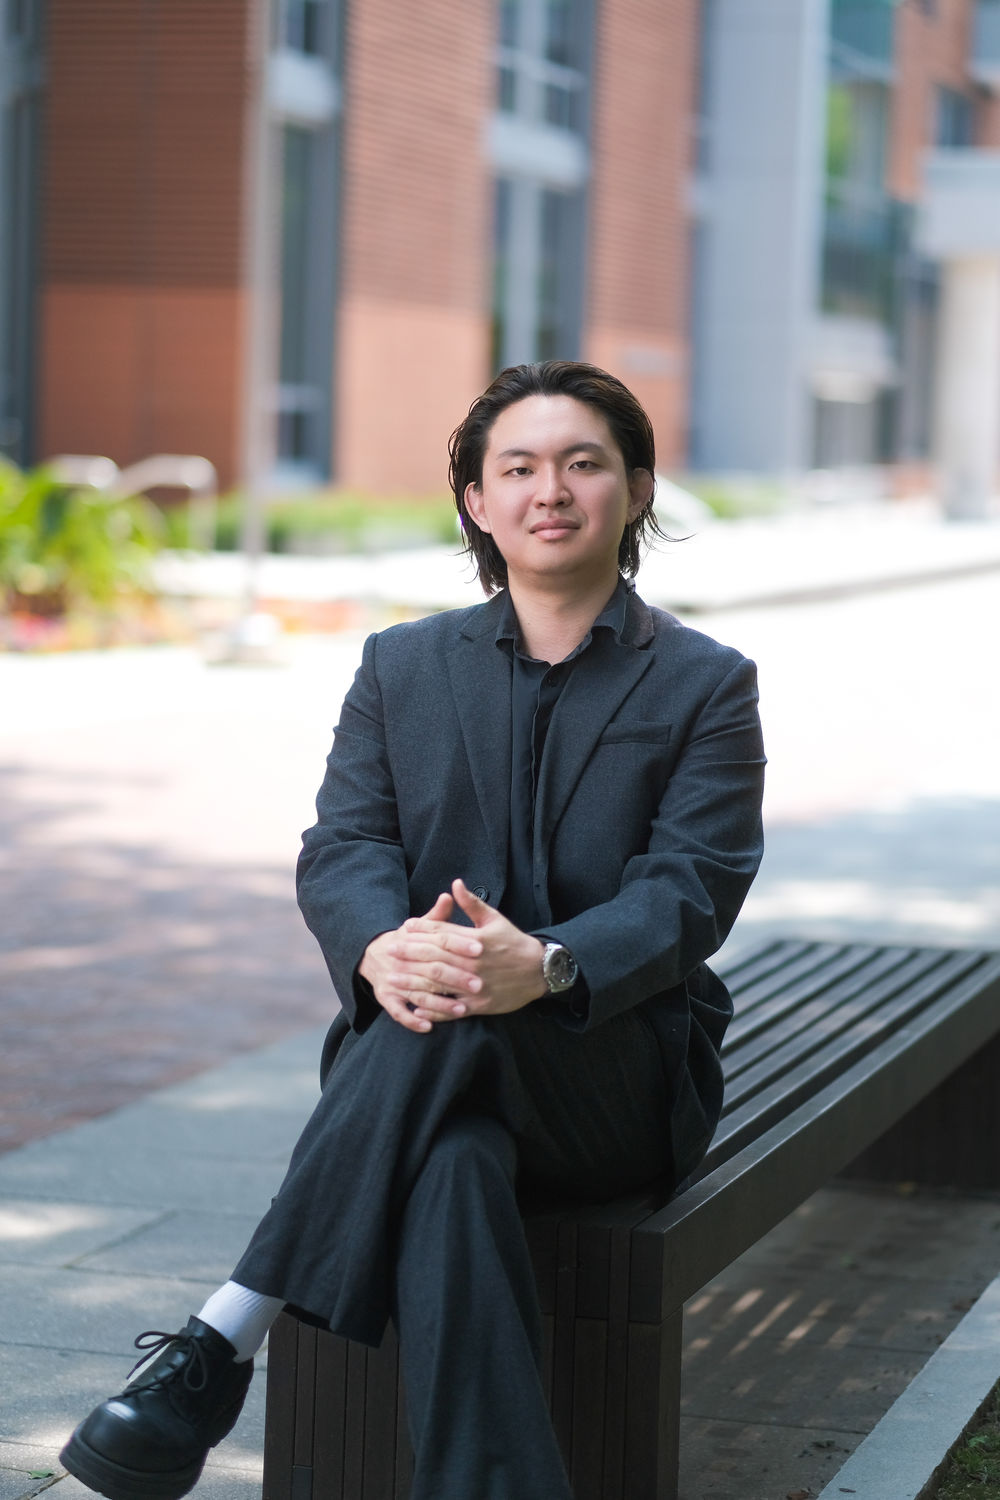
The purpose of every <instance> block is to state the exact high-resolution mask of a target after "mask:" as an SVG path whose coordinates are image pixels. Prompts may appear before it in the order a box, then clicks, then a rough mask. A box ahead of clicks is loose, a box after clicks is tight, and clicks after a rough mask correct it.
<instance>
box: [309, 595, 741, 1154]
mask: <svg viewBox="0 0 1000 1500" xmlns="http://www.w3.org/2000/svg"><path fill="white" fill-rule="evenodd" d="M501 608H502V598H501V597H500V596H497V597H495V598H493V599H491V600H490V601H488V602H487V603H486V604H482V605H478V606H474V607H473V608H471V609H463V610H454V611H450V612H448V613H446V614H440V615H434V616H431V617H429V618H427V619H424V620H420V621H417V622H415V623H412V624H406V625H399V626H395V627H393V628H391V629H389V630H386V631H383V632H381V633H380V634H378V635H373V636H371V637H370V638H369V639H368V641H367V642H366V643H365V648H364V654H363V659H362V663H361V666H360V668H359V670H358V673H357V676H356V678H355V681H354V684H353V686H352V687H351V689H350V691H349V693H348V694H347V697H346V699H345V701H344V706H343V710H342V713H341V719H340V723H339V725H338V727H337V730H336V736H335V740H334V746H333V750H332V751H331V754H330V757H329V760H328V762H327V774H326V778H325V780H324V782H323V786H322V788H321V790H320V793H319V796H318V798H317V812H318V821H317V823H316V825H315V827H313V828H311V829H309V830H308V831H307V832H306V834H305V835H304V836H303V849H302V855H301V858H300V861H299V872H298V885H299V901H300V905H301V907H302V910H303V913H304V914H305V918H306V921H307V923H308V925H309V927H310V928H311V929H312V931H313V932H314V933H315V935H316V937H317V939H318V940H319V943H320V947H321V948H322V951H323V955H324V957H325V959H326V962H327V965H328V967H329V970H330V974H331V976H332V978H333V982H334V985H335V987H336V989H337V993H338V995H339V996H340V998H341V1001H342V1004H343V1008H344V1019H343V1020H341V1021H340V1022H339V1025H338V1024H337V1023H335V1026H334V1028H333V1032H332V1035H331V1038H330V1045H331V1048H335V1046H336V1045H337V1043H338V1042H339V1040H340V1038H341V1037H342V1036H343V1034H344V1032H345V1031H346V1029H347V1026H348V1024H350V1025H352V1026H354V1027H355V1029H357V1030H363V1029H364V1028H365V1027H366V1026H367V1025H369V1024H370V1023H371V1021H372V1020H373V1019H374V1017H375V1015H376V1014H377V1013H378V1007H377V1005H376V1003H375V1001H374V1000H373V998H372V997H371V993H370V991H369V990H368V989H367V986H366V985H365V984H364V982H363V981H360V980H359V979H358V977H357V976H356V973H355V968H356V965H357V964H358V962H359V961H360V958H361V955H362V953H363V952H364V950H365V948H366V947H367V945H368V943H369V942H371V940H372V938H374V937H375V936H377V934H378V933H380V932H384V931H387V930H389V929H391V928H396V927H398V926H399V925H400V923H401V922H403V921H404V920H405V919H406V917H408V916H410V915H411V914H415V913H421V912H424V911H426V910H428V908H429V907H430V906H431V905H432V904H433V902H434V900H435V899H436V897H437V896H438V895H439V894H440V893H441V892H442V891H446V890H448V889H449V887H450V884H451V882H452V880H453V879H454V878H455V877H456V876H461V877H462V879H463V880H464V881H465V883H466V884H467V885H468V886H469V887H470V888H472V889H478V890H479V892H480V894H482V893H483V892H485V893H486V895H485V899H486V900H487V901H489V902H490V904H491V905H494V906H497V905H499V904H500V903H501V901H502V899H503V893H504V884H505V879H506V872H507V840H508V829H509V820H510V818H509V807H510V784H511V731H510V698H511V690H510V672H511V668H510V661H509V658H508V657H507V655H506V654H505V653H504V652H503V651H502V650H501V649H500V648H499V647H498V646H497V644H496V631H497V625H498V621H499V617H500V611H501ZM756 705H757V692H756V672H755V669H754V665H753V663H752V662H750V661H748V660H746V659H745V658H744V657H742V656H741V655H740V654H739V653H738V652H737V651H734V650H732V649H731V648H729V647H726V646H721V645H719V644H718V643H717V642H716V641H713V640H711V639H710V638H709V637H708V636H705V635H702V634H701V633H700V632H698V631H694V630H690V629H688V628H687V627H685V626H683V625H681V624H680V622H679V621H678V620H676V619H674V617H673V616H672V615H669V614H666V613H664V612H663V611H661V610H656V609H650V608H649V607H647V605H645V604H644V603H643V602H642V600H641V599H639V598H638V597H637V596H636V595H635V594H632V595H631V596H630V599H629V604H628V610H627V614H626V624H625V629H624V631H623V632H622V639H621V641H619V640H618V639H617V638H616V637H615V636H614V635H613V633H612V632H610V631H604V630H602V631H598V632H596V633H595V635H594V639H593V643H592V645H591V647H590V648H589V649H588V650H587V651H586V652H584V654H583V655H582V656H581V657H580V658H579V660H578V661H577V662H576V664H575V666H574V668H573V671H572V672H571V673H570V675H569V678H568V679H567V682H566V685H565V687H564V688H563V690H562V692H561V694H560V696H559V699H558V701H557V703H556V706H555V709H554V712H553V715H552V720H551V723H550V726H549V730H548V735H547V738H546V742H545V749H544V753H543V756H542V762H541V766H540V770H539V779H538V794H537V802H536V811H535V848H534V877H535V887H536V899H537V902H538V909H539V910H540V911H541V912H542V913H543V914H544V923H543V925H542V926H540V927H539V928H538V929H537V931H538V935H539V936H544V937H547V938H551V939H553V940H556V941H559V942H562V943H565V945H566V946H567V947H568V948H569V949H570V951H571V952H572V953H573V955H574V956H575V958H576V959H577V962H578V963H579V965H580V969H581V972H582V974H583V976H584V978H585V980H586V984H587V987H588V990H589V1004H588V1007H587V1012H586V1014H585V1015H584V1016H582V1017H578V1018H574V1017H573V1016H572V1015H571V1014H570V1012H569V1010H568V1008H567V1007H565V1006H563V1005H560V1004H559V1002H558V1001H555V1000H553V1001H546V1002H537V1003H544V1004H547V1005H548V1006H550V1008H551V1009H552V1012H553V1015H554V1016H555V1017H556V1018H557V1019H558V1020H559V1021H560V1022H561V1023H562V1024H564V1025H568V1026H574V1027H580V1028H583V1027H594V1026H599V1025H600V1023H601V1022H602V1021H603V1020H605V1019H606V1018H608V1017H609V1016H612V1015H614V1014H615V1013H617V1012H618V1011H621V1010H624V1009H627V1008H628V1007H630V1006H633V1005H641V1006H643V1008H644V1009H645V1011H646V1013H647V1015H648V1016H649V1018H650V1020H651V1022H652V1024H653V1027H654V1030H655V1032H656V1035H657V1038H658V1041H659V1045H660V1050H661V1053H662V1055H663V1059H664V1065H665V1070H666V1076H667V1085H668V1087H669V1088H670V1089H671V1090H672V1092H673V1096H674V1098H675V1101H676V1102H675V1107H674V1112H673V1116H672V1129H673V1135H674V1151H675V1157H676V1164H677V1170H678V1174H679V1175H681V1176H682V1175H685V1174H686V1172H687V1171H689V1170H691V1168H692V1167H693V1166H694V1164H695V1162H696V1161H697V1160H698V1158H699V1157H700V1155H701V1154H702V1153H703V1152H704V1150H705V1148H706V1146H707V1144H708V1141H709V1139H710V1138H711V1133H712V1131H713V1130H714V1128H715V1125H716V1123H717V1120H718V1114H719V1109H720V1107H721V1098H722V1084H721V1071H720V1068H719V1064H718V1048H719V1045H720V1043H721V1040H722V1035H723V1033H724V1031H725V1028H726V1025H727V1023H728V1020H729V1018H730V1015H731V1013H732V1007H731V1003H730V1001H729V997H728V994H727V992H726V990H725V987H724V986H723V985H722V983H721V981H720V980H719V979H718V978H717V977H716V976H715V975H713V974H712V973H711V972H710V971H709V970H708V969H706V968H705V967H704V960H705V959H707V958H708V957H709V956H710V955H711V954H712V953H714V952H715V951H716V949H717V948H718V947H719V946H720V945H721V944H722V942H723V941H724V939H725V937H726V935H727V933H728V932H729V929H730V927H731V926H732V924H733V921H734V920H735V918H736V915H737V913H738V911H739V909H740V906H741V905H742V903H743V900H744V897H745V896H746V893H747V890H748V889H749V886H750V882H751V881H752V879H753V877H754V874H755V873H756V870H757V866H758V864H759V862H760V858H761V853H762V848H763V844H762V834H761V820H760V804H761V794H762V787H763V769H764V754H763V748H762V744H761V735H760V724H759V720H758V716H757V706H756Z"/></svg>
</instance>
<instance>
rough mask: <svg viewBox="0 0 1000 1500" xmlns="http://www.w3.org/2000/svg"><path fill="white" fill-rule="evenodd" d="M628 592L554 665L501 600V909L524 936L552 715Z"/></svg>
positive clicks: (573, 999)
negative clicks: (505, 812) (505, 673)
mask: <svg viewBox="0 0 1000 1500" xmlns="http://www.w3.org/2000/svg"><path fill="white" fill-rule="evenodd" d="M630 592H631V585H630V584H628V583H627V582H626V580H625V579H624V578H619V580H618V586H617V587H616V589H615V591H614V593H613V594H612V596H611V598H610V599H609V600H608V602H607V604H606V605H605V607H604V609H603V610H602V611H601V613H600V614H599V615H598V617H597V619H596V620H595V621H594V623H593V625H592V626H591V627H590V629H589V630H588V631H587V634H586V635H585V636H584V638H583V640H582V641H581V642H580V644H579V645H578V646H577V648H576V650H575V651H572V652H570V654H569V656H567V657H566V658H565V660H564V661H560V662H555V663H550V662H547V661H539V660H537V658H535V657H533V656H529V655H528V652H527V649H526V647H525V645H524V642H523V640H522V638H521V629H520V626H519V624H518V620H517V615H516V614H515V613H514V605H513V603H512V601H511V597H510V595H509V594H508V595H507V597H506V600H505V602H504V611H503V614H502V616H501V619H500V625H499V628H498V630H497V636H496V641H497V645H498V647H499V648H500V649H501V650H502V651H504V652H506V654H507V655H508V656H509V658H510V661H511V773H510V838H509V843H508V851H509V852H508V857H507V889H506V891H505V893H504V899H503V901H502V902H501V903H500V909H501V911H502V912H503V914H504V916H505V917H509V918H510V920H511V921H512V922H513V923H514V925H515V926H516V927H520V929H521V931H522V932H535V931H536V929H537V928H538V926H539V923H540V921H541V917H540V914H539V911H538V907H537V904H536V901H535V881H534V857H533V845H534V830H535V796H536V793H537V791H538V770H539V767H540V765H541V763H542V755H543V753H544V750H545V738H546V735H547V734H548V729H549V724H550V722H551V719H552V711H553V709H554V708H555V706H556V703H557V701H558V699H559V694H560V693H561V692H562V690H563V688H564V687H565V685H566V682H567V680H568V678H569V675H570V673H571V672H572V670H573V665H574V663H575V662H576V661H578V660H579V658H580V657H581V656H582V655H583V653H584V652H585V651H586V650H588V648H589V647H590V644H591V642H592V640H593V637H594V631H595V630H610V631H612V632H613V633H614V634H615V635H616V636H617V637H618V638H619V640H620V639H621V633H622V630H623V629H624V626H625V611H626V608H627V605H628V596H629V593H630ZM541 935H542V936H544V934H541ZM585 997H586V987H585V984H584V983H583V981H582V978H581V980H578V981H577V984H576V985H574V986H573V988H572V989H571V990H567V991H566V999H567V1000H568V1001H569V1002H570V1003H571V1005H573V1006H574V1007H579V1006H580V1005H581V1004H585Z"/></svg>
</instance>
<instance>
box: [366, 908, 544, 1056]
mask: <svg viewBox="0 0 1000 1500" xmlns="http://www.w3.org/2000/svg"><path fill="white" fill-rule="evenodd" d="M456 906H457V907H458V908H459V909H460V910H461V911H463V912H464V913H465V915H466V916H467V917H468V918H469V920H470V921H471V922H472V929H470V928H468V927H465V926H459V925H458V923H456V922H454V921H453V920H452V916H453V914H454V911H455V908H456ZM544 951H545V950H544V946H543V945H542V943H540V942H539V940H538V938H536V937H532V936H531V934H530V933H527V932H522V931H521V929H520V928H519V927H515V926H514V923H513V922H511V921H509V920H508V919H507V918H506V917H505V916H503V915H501V913H500V912H498V911H497V910H496V908H495V907H492V906H488V905H487V904H486V902H485V901H480V899H479V897H478V896H474V895H473V894H472V892H471V891H470V890H469V888H468V887H467V886H466V885H465V883H464V881H461V880H454V881H452V886H451V891H450V893H449V892H447V891H446V892H443V893H442V894H441V895H440V896H439V897H438V898H437V900H436V901H435V903H434V905H433V906H432V907H431V909H430V911H429V912H427V913H426V915H425V916H422V917H409V918H407V920H406V921H405V922H404V923H403V925H402V926H401V927H398V928H396V930H395V931H393V932H383V933H380V934H379V936H378V937H377V938H373V940H372V941H371V942H370V943H369V944H368V947H367V948H366V949H365V952H364V956H363V958H362V960H361V963H360V964H359V965H358V971H359V973H360V974H361V975H362V977H363V978H365V979H367V981H368V983H369V984H370V985H371V987H372V989H373V990H374V992H375V999H376V1000H377V1001H378V1003H379V1005H381V1007H382V1009H383V1010H385V1011H387V1012H388V1013H389V1015H390V1016H391V1017H392V1019H393V1020H394V1021H398V1022H399V1024H400V1025H401V1026H405V1027H407V1029H408V1030H410V1031H424V1032H426V1031H430V1030H431V1028H432V1026H433V1025H434V1024H435V1023H436V1022H439V1021H458V1020H461V1019H462V1018H463V1017H465V1016H499V1015H505V1014H507V1013H508V1012H509V1011H513V1010H520V1009H522V1007H523V1006H525V1005H530V1003H531V1001H532V1000H537V999H538V998H539V997H540V996H542V995H544V994H545V993H546V986H545V980H544V979H543V977H542V957H543V954H544Z"/></svg>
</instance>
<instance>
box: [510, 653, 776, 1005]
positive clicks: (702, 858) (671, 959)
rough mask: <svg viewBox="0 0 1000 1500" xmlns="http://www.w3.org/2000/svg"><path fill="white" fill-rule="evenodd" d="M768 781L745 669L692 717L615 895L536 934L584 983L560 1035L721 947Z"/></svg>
mask: <svg viewBox="0 0 1000 1500" xmlns="http://www.w3.org/2000/svg"><path fill="white" fill-rule="evenodd" d="M763 780H764V751H763V744H762V739H761V731H760V719H759V717H758V713H757V676H756V669H755V667H754V664H753V662H751V661H748V660H746V659H744V658H741V659H740V660H739V662H737V664H736V665H735V666H733V667H731V669H730V670H729V671H728V672H727V673H726V675H725V676H724V677H723V678H722V679H721V681H719V682H718V683H717V685H716V686H715V688H714V690H713V691H712V692H711V693H710V695H709V696H708V698H707V700H706V701H705V703H704V704H703V706H702V707H701V709H700V711H699V712H698V713H697V714H696V715H695V717H694V719H693V721H692V723H691V725H690V729H689V732H688V734H687V737H686V739H685V742H684V743H683V745H682V747H681V750H680V753H679V755H678V758H677V761H676V763H675V764H674V767H673V769H672V772H671V775H670V777H669V779H668V781H667V784H666V787H665V790H664V792H663V795H662V798H661V800H660V803H659V806H658V808H657V811H656V815H655V818H654V820H653V824H652V829H651V834H650V839H649V844H648V847H647V848H646V849H645V851H643V852H642V853H638V854H636V855H634V856H633V857H632V858H631V859H630V860H629V861H628V862H627V864H626V866H625V868H624V871H623V873H622V877H621V881H620V884H619V888H618V892H617V894H616V895H615V896H614V897H613V898H612V899H611V900H609V901H605V902H603V903H601V904H600V905H597V906H592V907H590V908H589V909H588V910H585V911H582V912H580V913H579V914H578V915H576V916H573V917H570V918H569V919H568V920H565V921H561V922H558V923H553V924H549V925H547V926H546V928H545V930H544V932H541V931H540V932H539V933H538V934H537V935H538V936H539V937H542V938H544V939H546V940H549V941H552V942H559V943H564V944H565V945H566V947H567V948H568V949H569V950H570V952H571V953H572V954H573V956H574V957H575V958H576V960H577V963H578V964H579V966H580V972H581V975H582V978H583V980H584V981H585V986H586V991H585V994H584V996H583V998H582V1001H580V1000H578V1001H577V1003H576V1004H572V1005H563V1006H558V1005H556V1006H553V1007H552V1010H553V1013H554V1014H555V1015H556V1016H557V1018H558V1019H559V1020H560V1021H561V1022H562V1024H563V1025H566V1026H568V1027H571V1028H572V1029H575V1030H584V1029H588V1028H590V1027H592V1026H595V1025H599V1024H600V1022H601V1021H604V1020H607V1019H608V1018H609V1017H610V1016H612V1015H615V1014H617V1013H618V1012H620V1011H624V1010H628V1009H629V1008H630V1007H631V1006H633V1005H637V1004H638V1003H639V1002H640V1001H642V1000H647V999H649V998H651V997H652V996H654V995H657V994H661V993H662V992H663V991H665V990H669V989H672V988H673V987H674V986H676V985H679V984H681V983H683V982H684V980H686V979H687V978H688V976H689V975H691V974H692V973H693V972H694V970H695V969H697V968H698V966H699V965H700V964H701V963H703V962H704V961H705V960H706V959H708V958H710V957H711V955H712V954H713V953H715V952H716V950H717V949H718V948H720V947H721V946H722V943H723V942H724V941H725V939H726V937H727V935H728V933H729V931H730V928H731V927H732V925H733V923H734V921H735V920H736V917H737V914H738V913H739V910H740V907H741V906H742V904H743V901H744V899H745V897H746V894H747V891H748V890H749V888H750V884H751V882H752V880H753V878H754V875H755V874H756V872H757V867H758V865H759V864H760V860H761V856H762V854H763V833H762V827H761V799H762V795H763ZM574 998H575V997H574Z"/></svg>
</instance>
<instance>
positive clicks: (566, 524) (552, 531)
mask: <svg viewBox="0 0 1000 1500" xmlns="http://www.w3.org/2000/svg"><path fill="white" fill-rule="evenodd" d="M578 530H579V526H578V524H577V522H576V521H541V522H539V524H538V525H537V526H532V528H531V534H532V536H563V535H564V534H565V533H566V532H567V531H578Z"/></svg>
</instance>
